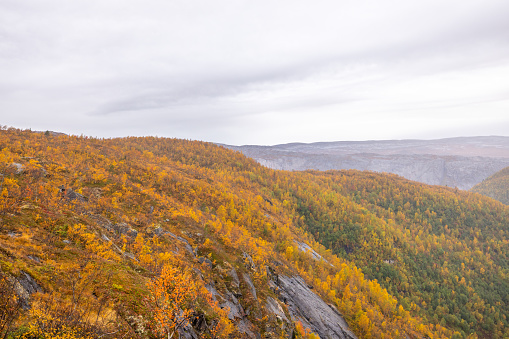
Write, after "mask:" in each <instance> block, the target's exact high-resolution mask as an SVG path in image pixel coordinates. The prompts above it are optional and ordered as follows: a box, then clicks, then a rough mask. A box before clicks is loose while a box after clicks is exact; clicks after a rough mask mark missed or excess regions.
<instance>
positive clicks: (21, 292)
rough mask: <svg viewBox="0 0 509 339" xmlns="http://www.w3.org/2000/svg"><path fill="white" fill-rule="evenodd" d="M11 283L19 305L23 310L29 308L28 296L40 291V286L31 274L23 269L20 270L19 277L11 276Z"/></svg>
mask: <svg viewBox="0 0 509 339" xmlns="http://www.w3.org/2000/svg"><path fill="white" fill-rule="evenodd" d="M10 280H11V283H12V284H13V287H14V292H15V293H16V294H17V295H18V297H19V298H20V302H21V307H22V308H23V309H24V310H27V309H29V308H30V296H31V295H32V294H34V293H36V292H42V287H41V286H40V285H39V284H38V283H37V281H35V280H34V278H32V276H31V275H30V274H28V273H26V272H25V271H21V274H20V276H19V277H16V278H14V277H13V278H11V279H10Z"/></svg>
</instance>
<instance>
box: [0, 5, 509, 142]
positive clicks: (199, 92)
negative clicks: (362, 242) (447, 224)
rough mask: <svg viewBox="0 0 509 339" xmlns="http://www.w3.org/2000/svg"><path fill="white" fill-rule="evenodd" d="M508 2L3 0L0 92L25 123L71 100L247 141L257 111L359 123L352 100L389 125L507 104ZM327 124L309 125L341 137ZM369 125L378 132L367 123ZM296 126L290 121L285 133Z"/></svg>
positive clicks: (282, 117)
mask: <svg viewBox="0 0 509 339" xmlns="http://www.w3.org/2000/svg"><path fill="white" fill-rule="evenodd" d="M506 13H509V3H507V1H502V0H483V1H480V0H469V1H451V2H443V1H438V0H437V1H434V0H432V1H428V2H421V3H414V2H407V1H398V0H389V1H384V2H379V1H361V2H347V1H339V2H338V1H315V2H313V3H311V2H308V1H300V0H298V1H278V2H268V1H257V2H250V1H219V2H208V1H198V2H184V1H171V2H166V1H151V2H150V3H141V2H139V1H135V0H125V1H111V2H101V1H94V0H90V1H87V2H82V1H76V2H74V1H73V2H69V1H63V0H41V1H38V2H36V3H34V2H30V1H24V0H16V1H12V0H5V1H3V2H2V4H1V5H0V20H1V21H2V22H3V23H4V24H3V25H2V27H1V28H0V75H1V76H0V105H2V107H3V108H8V109H9V111H10V112H16V115H17V116H18V117H19V118H16V117H13V116H11V115H12V113H11V114H10V115H9V116H7V115H6V116H2V118H5V122H6V123H11V124H14V125H17V126H20V127H23V125H26V124H28V123H29V120H30V121H36V120H38V119H36V118H35V116H36V115H37V114H39V112H41V111H42V112H45V114H46V115H47V116H48V117H63V116H66V115H70V116H72V117H74V119H71V118H69V119H66V120H65V121H64V120H62V126H63V129H65V126H67V128H68V129H79V128H81V127H82V128H86V130H87V131H90V132H89V133H90V134H92V135H94V131H98V132H97V133H99V131H101V133H104V136H108V134H107V133H108V131H110V132H111V133H113V130H112V129H111V128H109V129H108V128H107V127H103V126H101V125H102V124H104V125H111V124H112V121H116V127H115V132H114V133H118V134H119V135H121V134H122V133H130V134H151V131H157V132H158V133H161V132H162V130H163V129H164V128H166V129H167V131H168V132H167V133H169V134H168V136H171V134H170V133H179V136H181V137H190V138H195V139H203V138H210V140H214V138H216V139H217V138H223V137H225V136H227V135H228V136H230V137H231V138H233V139H232V140H230V141H228V140H222V141H224V142H229V143H242V142H243V141H242V138H248V137H249V138H256V137H255V136H252V135H253V134H252V132H250V128H251V126H258V128H264V126H267V125H269V124H274V123H275V122H277V123H279V122H281V121H292V126H293V127H292V128H294V129H299V133H300V134H301V135H302V133H306V128H304V129H300V127H299V126H304V127H305V126H313V122H312V121H313V120H314V121H325V120H326V119H329V120H330V123H329V125H335V124H339V122H341V124H344V125H347V124H348V123H350V121H351V123H352V126H357V125H356V124H357V122H356V121H354V120H353V118H352V116H356V115H358V116H362V117H363V119H364V120H369V119H372V120H375V119H376V117H377V115H379V114H382V113H383V114H384V115H385V117H386V119H385V120H386V121H387V123H386V125H384V126H381V125H380V124H379V127H380V128H383V129H384V130H386V131H387V132H386V133H387V134H386V135H387V137H388V138H390V137H391V136H390V133H392V132H391V131H395V130H396V129H395V128H391V127H390V126H391V124H392V125H397V124H399V123H403V122H401V120H397V119H396V118H395V116H398V115H400V114H407V115H412V116H415V117H416V119H417V118H419V119H424V117H419V116H417V114H423V112H425V111H426V110H430V112H431V113H430V114H431V115H433V114H435V113H434V112H435V111H436V110H441V114H442V115H444V116H445V115H447V116H449V117H451V119H460V115H459V113H458V112H459V111H458V110H459V109H460V108H461V110H464V111H465V112H467V111H468V114H473V113H472V112H475V110H480V109H482V110H483V111H493V112H500V111H502V110H503V107H502V106H503V105H505V104H504V103H503V102H504V98H507V96H506V95H507V91H508V89H509V88H508V87H509V85H508V84H505V85H504V83H503V82H502V81H500V79H496V74H497V70H498V74H502V75H504V74H507V73H508V69H509V68H508V67H509V62H507V60H509V41H508V40H509V36H508V35H507V31H509V21H508V20H507V19H506ZM467 83H469V84H470V85H468V86H466V85H467ZM472 83H474V84H478V86H479V90H478V91H476V88H475V86H472V85H471V84H472ZM433 84H436V86H433ZM449 84H450V86H451V90H452V89H454V88H452V87H458V86H464V85H465V86H466V87H465V94H464V95H463V97H462V96H461V91H457V90H454V91H451V96H450V97H447V96H444V95H443V91H442V92H440V91H438V90H436V89H435V88H446V90H448V89H447V86H446V85H449ZM485 84H488V85H485ZM487 86H488V87H489V88H488V89H485V88H486V87H487ZM400 91H401V93H402V95H401V98H400V97H399V95H398V93H400ZM403 93H404V94H403ZM458 93H460V94H458ZM27 101H30V102H31V103H30V104H27ZM495 102H497V105H499V106H500V107H499V106H497V107H495V108H496V109H495V108H494V107H492V106H488V105H493V104H494V103H495ZM483 105H485V106H483ZM482 107H484V109H483V108H482ZM447 109H450V111H447ZM381 112H382V113H381ZM391 112H400V113H398V114H392V113H391ZM415 112H419V113H415ZM490 114H491V115H492V116H496V114H499V113H490ZM490 114H487V115H486V118H490ZM31 116H34V118H33V119H28V117H31ZM146 117H150V119H148V120H146V119H145V118H146ZM119 118H122V119H119ZM193 119H195V121H194V123H193V121H192V120H193ZM47 120H48V121H52V120H51V119H47ZM53 121H55V119H53ZM73 121H76V122H79V125H76V126H74V125H73ZM264 121H265V123H264ZM437 121H438V123H440V121H439V120H437ZM64 122H65V123H64ZM38 123H39V122H38ZM43 123H44V122H40V124H43ZM443 123H447V122H443ZM47 124H48V125H49V123H47ZM66 124H67V125H66ZM87 126H88V127H87ZM177 126H178V127H177ZM316 126H317V127H316V130H313V131H311V128H309V129H308V132H307V133H309V135H306V136H305V138H307V140H308V141H313V140H311V139H313V138H315V140H314V141H316V140H319V139H321V138H328V139H329V140H331V139H334V137H335V136H334V134H333V130H332V129H331V130H330V131H328V132H327V133H328V134H326V133H325V132H324V131H322V132H320V131H319V130H318V129H319V127H320V125H316ZM47 128H51V126H48V127H47ZM228 128H229V129H232V130H233V129H235V130H238V131H240V132H238V133H237V132H235V133H234V132H228V131H227V129H228ZM399 129H401V126H400V127H399V128H398V130H399ZM177 130H178V132H175V131H177ZM122 131H124V132H122ZM214 131H216V132H214ZM269 131H270V132H269ZM274 131H275V130H274V128H273V127H271V128H270V129H269V128H268V127H267V129H266V132H263V133H262V132H261V131H258V133H257V135H263V136H264V137H267V135H268V134H273V133H276V132H274ZM350 131H351V132H350V136H353V135H354V133H361V131H360V130H357V129H356V128H353V127H352V128H350ZM370 132H371V133H374V132H376V133H378V131H374V130H367V129H366V131H362V133H365V135H367V136H366V138H370V137H369V136H368V133H370ZM200 133H201V134H200ZM291 133H292V132H291V131H287V130H283V129H282V130H281V131H280V132H279V133H276V134H279V137H280V140H277V141H275V142H285V141H286V140H287V139H288V138H293V136H292V135H294V134H291ZM394 133H396V132H394ZM214 135H216V137H214ZM377 135H379V134H377ZM303 138H304V136H303ZM343 138H347V136H345V137H343ZM250 142H251V143H253V142H254V143H256V141H253V140H251V141H250ZM259 143H264V141H263V140H260V141H259Z"/></svg>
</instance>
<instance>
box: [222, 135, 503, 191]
mask: <svg viewBox="0 0 509 339" xmlns="http://www.w3.org/2000/svg"><path fill="white" fill-rule="evenodd" d="M226 147H228V148H230V149H234V150H238V151H241V152H242V153H243V154H245V155H246V156H248V157H251V158H253V159H255V160H256V161H258V162H259V163H260V164H262V165H264V166H267V167H270V168H273V169H281V170H308V169H316V170H322V171H323V170H331V169H357V170H361V171H362V170H369V171H374V172H388V173H394V174H398V175H400V176H403V177H405V178H407V179H410V180H414V181H419V182H423V183H426V184H430V185H443V186H450V187H458V188H460V189H465V190H467V189H470V188H472V187H473V186H474V185H476V184H477V183H480V182H481V181H482V180H483V179H486V178H487V177H489V176H490V175H492V174H493V173H496V172H497V171H499V170H501V169H502V168H504V167H507V166H509V137H498V136H489V137H461V138H448V139H438V140H384V141H376V140H375V141H339V142H318V143H311V144H304V143H291V144H283V145H275V146H251V145H246V146H226Z"/></svg>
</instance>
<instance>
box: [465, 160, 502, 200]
mask: <svg viewBox="0 0 509 339" xmlns="http://www.w3.org/2000/svg"><path fill="white" fill-rule="evenodd" d="M471 191H472V192H476V193H479V194H482V195H485V196H488V197H491V198H493V199H495V200H498V201H500V202H502V203H504V204H506V205H509V167H506V168H504V169H503V170H501V171H498V172H497V173H495V174H493V175H492V176H490V177H489V178H487V179H485V180H483V181H482V182H481V183H479V184H477V185H475V186H474V187H473V188H472V190H471Z"/></svg>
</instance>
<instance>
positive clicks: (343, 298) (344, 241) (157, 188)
mask: <svg viewBox="0 0 509 339" xmlns="http://www.w3.org/2000/svg"><path fill="white" fill-rule="evenodd" d="M0 148H1V152H0V165H1V173H2V177H3V181H2V184H1V200H0V208H1V216H0V217H1V219H2V226H1V229H0V267H1V272H2V273H1V277H0V294H2V296H3V298H0V300H1V299H3V300H6V302H4V303H3V304H2V305H0V312H2V315H6V317H2V318H1V319H3V320H0V335H3V334H4V333H7V332H9V333H11V336H12V337H23V336H24V337H30V336H32V337H34V336H40V337H41V336H42V337H44V335H42V334H41V333H43V332H44V333H50V334H46V337H53V338H59V337H76V338H85V337H99V336H101V337H103V338H117V337H118V338H120V337H133V338H146V337H161V336H168V335H169V334H170V333H173V332H174V331H176V330H177V331H178V332H180V333H181V334H182V337H186V338H197V337H209V338H219V337H223V338H226V337H231V338H241V337H246V338H256V337H258V336H261V337H265V338H278V337H292V336H295V337H297V338H303V337H308V338H311V337H313V334H312V332H313V333H315V334H318V335H319V336H320V337H321V338H353V337H355V336H357V337H359V338H371V337H372V338H388V337H390V338H406V337H410V338H425V337H430V338H452V337H455V338H461V337H468V336H469V337H472V338H475V337H482V338H485V337H487V338H498V337H504V336H508V335H509V331H508V330H507V328H508V321H507V317H508V316H509V308H508V306H507V305H509V295H508V293H509V286H508V285H509V284H508V279H507V274H508V269H509V267H508V266H509V260H508V259H509V258H508V257H507V254H508V253H507V245H508V242H509V240H508V239H509V234H507V232H508V231H507V227H506V225H507V224H508V223H509V214H508V212H509V210H508V208H507V207H506V206H504V205H502V204H500V203H497V202H495V201H493V200H491V199H488V198H484V197H482V196H479V195H477V194H471V193H468V192H462V191H457V190H453V189H448V188H444V187H431V186H427V185H423V184H418V183H414V182H410V181H408V180H405V179H403V178H401V177H398V176H395V175H384V174H375V173H369V172H358V171H329V172H317V171H309V172H285V171H276V170H272V169H269V168H266V167H263V166H260V165H259V164H257V163H256V162H255V161H253V160H250V159H248V158H246V157H245V156H243V155H242V154H240V153H238V152H234V151H231V150H228V149H225V148H223V147H218V146H216V145H213V144H209V143H203V142H195V141H186V140H177V139H165V138H153V137H146V138H119V139H94V138H87V137H76V136H65V135H60V136H55V135H53V136H52V135H45V134H43V133H33V132H31V131H20V130H16V129H12V128H11V129H4V130H2V131H0ZM62 186H63V188H65V191H63V190H62V189H61V188H62ZM315 239H316V240H317V241H319V242H321V243H322V244H323V246H322V245H320V244H319V243H318V242H316V241H315ZM324 246H325V247H324ZM12 289H14V290H15V291H16V292H17V293H16V294H17V295H18V296H19V298H17V299H16V300H14V299H13V298H12V296H13V295H14V294H13V293H12ZM30 306H31V308H30ZM20 307H21V308H20ZM186 317H187V318H189V321H186ZM5 319H7V320H5ZM9 319H10V320H9ZM4 325H5V326H4Z"/></svg>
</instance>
